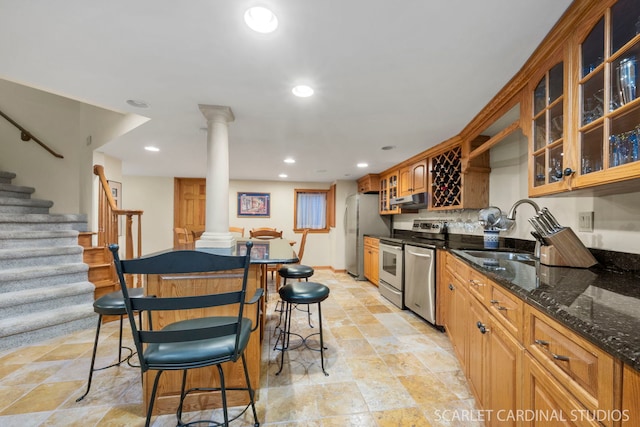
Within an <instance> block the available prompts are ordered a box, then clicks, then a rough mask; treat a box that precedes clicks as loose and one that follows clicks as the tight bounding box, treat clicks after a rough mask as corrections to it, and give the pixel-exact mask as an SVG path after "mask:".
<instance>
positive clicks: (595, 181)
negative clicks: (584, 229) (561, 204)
mask: <svg viewBox="0 0 640 427" xmlns="http://www.w3.org/2000/svg"><path fill="white" fill-rule="evenodd" d="M577 37H578V43H577V44H576V54H577V56H576V57H577V58H579V65H578V67H579V68H578V70H577V71H578V74H579V76H580V77H579V85H578V92H577V94H576V95H577V98H578V108H576V114H577V115H578V117H575V120H576V123H578V135H577V142H578V149H577V150H576V153H575V154H576V155H577V159H576V162H575V165H576V175H577V176H576V178H575V184H574V185H575V187H578V188H580V187H588V186H593V185H599V184H607V183H613V182H618V181H622V180H627V179H631V178H637V177H640V162H638V160H640V157H639V155H638V142H639V141H638V140H639V139H640V103H639V101H638V93H637V83H638V80H639V79H640V76H639V75H638V71H639V69H638V61H640V2H639V1H638V0H619V1H618V2H616V3H615V4H613V5H612V6H611V7H610V8H608V9H606V10H605V11H604V13H603V14H602V16H600V17H599V19H598V21H597V22H596V24H595V25H592V26H589V27H587V28H584V29H583V30H582V32H580V33H579V34H578V35H577Z"/></svg>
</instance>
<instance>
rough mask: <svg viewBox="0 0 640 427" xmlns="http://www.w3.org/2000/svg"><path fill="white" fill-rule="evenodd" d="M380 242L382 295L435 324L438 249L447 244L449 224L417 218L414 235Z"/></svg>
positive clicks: (401, 235) (407, 233)
mask: <svg viewBox="0 0 640 427" xmlns="http://www.w3.org/2000/svg"><path fill="white" fill-rule="evenodd" d="M394 235H397V237H396V238H383V239H380V281H379V286H378V288H379V289H380V294H381V295H382V296H384V297H385V298H387V299H388V300H389V301H391V302H392V303H394V304H395V305H396V306H398V307H400V308H408V309H409V310H411V311H413V312H414V313H416V314H418V315H419V316H421V317H422V318H424V319H425V320H427V321H428V322H430V323H432V324H434V325H435V323H436V318H435V311H436V309H435V302H436V299H435V293H436V277H435V274H436V247H438V246H442V245H444V242H445V240H446V237H447V224H446V221H445V220H441V219H416V220H414V221H413V227H412V230H411V232H406V231H405V232H403V233H394Z"/></svg>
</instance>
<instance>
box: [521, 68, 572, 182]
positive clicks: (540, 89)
mask: <svg viewBox="0 0 640 427" xmlns="http://www.w3.org/2000/svg"><path fill="white" fill-rule="evenodd" d="M564 81H565V67H564V61H562V60H561V59H558V60H557V62H555V64H553V66H552V67H551V68H549V69H548V70H546V71H545V73H544V75H543V76H542V78H540V80H539V81H537V83H536V84H535V88H534V89H533V91H532V93H531V95H532V96H531V98H532V99H531V104H532V111H533V115H532V119H531V150H530V153H531V156H530V159H529V170H530V171H531V173H530V174H529V176H530V178H529V184H530V191H529V193H530V194H532V195H535V194H536V193H538V192H540V191H541V190H542V191H543V192H544V193H550V192H557V191H561V190H563V189H564V183H563V176H564V169H565V164H564V161H563V159H564V153H565V149H564V144H565V138H564V117H565V111H564V107H565V105H566V103H565V96H564Z"/></svg>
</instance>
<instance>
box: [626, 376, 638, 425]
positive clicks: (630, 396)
mask: <svg viewBox="0 0 640 427" xmlns="http://www.w3.org/2000/svg"><path fill="white" fill-rule="evenodd" d="M622 417H623V418H622V427H632V426H635V425H637V424H638V420H640V372H638V371H636V370H635V369H633V368H631V367H629V366H627V365H624V369H623V372H622Z"/></svg>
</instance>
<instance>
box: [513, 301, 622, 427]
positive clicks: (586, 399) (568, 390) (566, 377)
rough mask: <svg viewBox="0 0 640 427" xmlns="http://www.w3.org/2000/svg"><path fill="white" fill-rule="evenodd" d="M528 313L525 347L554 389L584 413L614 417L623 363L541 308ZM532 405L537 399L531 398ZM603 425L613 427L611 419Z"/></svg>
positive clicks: (530, 308)
mask: <svg viewBox="0 0 640 427" xmlns="http://www.w3.org/2000/svg"><path fill="white" fill-rule="evenodd" d="M524 312H525V322H524V329H525V330H524V337H525V338H524V346H525V348H526V349H527V352H528V353H529V354H530V355H531V357H532V358H533V359H535V360H536V362H537V363H538V364H539V365H540V367H541V369H543V372H544V373H545V374H546V375H547V376H548V377H549V378H548V380H549V381H551V382H553V384H554V386H553V387H554V388H561V389H563V390H565V392H564V394H567V395H571V396H572V399H571V402H573V401H576V402H578V404H579V406H580V407H581V408H582V409H583V410H584V409H585V408H586V409H587V410H590V411H596V410H600V411H603V413H607V414H612V413H613V411H614V409H616V408H617V405H616V401H615V390H614V389H615V384H617V383H619V375H618V374H617V373H618V372H619V366H616V365H619V363H620V362H619V361H616V360H615V359H614V358H613V357H612V356H611V355H609V354H608V353H605V352H604V351H602V350H600V349H599V348H598V347H596V346H595V345H593V344H591V343H590V342H588V341H587V340H585V339H584V338H582V337H580V336H578V335H577V334H575V333H574V332H572V331H570V330H569V329H568V328H566V327H565V326H563V325H561V324H559V323H558V322H556V321H555V320H553V319H551V318H550V317H548V316H547V315H545V314H543V313H541V312H540V311H538V310H537V309H535V308H533V307H531V306H529V305H527V306H525V309H524ZM541 375H542V372H539V373H538V374H537V376H538V377H540V376H541ZM616 378H618V381H616ZM530 392H531V393H533V390H530ZM571 402H568V403H571ZM528 403H530V404H531V403H535V399H534V398H533V397H531V396H529V401H528ZM565 403H567V402H565ZM571 405H573V403H571ZM561 407H562V406H561ZM530 409H534V408H530ZM601 422H602V424H603V425H606V426H612V425H613V422H612V419H611V418H610V417H606V418H605V419H603V420H601ZM587 425H588V424H587Z"/></svg>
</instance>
